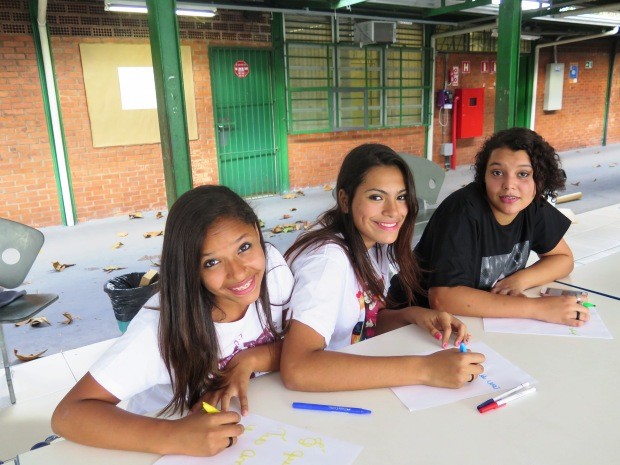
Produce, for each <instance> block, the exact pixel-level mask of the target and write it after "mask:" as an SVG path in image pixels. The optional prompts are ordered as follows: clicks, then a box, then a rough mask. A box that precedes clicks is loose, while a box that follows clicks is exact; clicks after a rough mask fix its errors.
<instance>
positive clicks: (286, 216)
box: [281, 214, 291, 220]
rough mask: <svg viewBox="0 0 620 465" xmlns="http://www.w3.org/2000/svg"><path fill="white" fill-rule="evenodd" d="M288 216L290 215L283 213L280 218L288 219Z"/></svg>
mask: <svg viewBox="0 0 620 465" xmlns="http://www.w3.org/2000/svg"><path fill="white" fill-rule="evenodd" d="M290 217H291V215H287V214H284V215H282V218H281V219H283V220H288V219H289V218H290Z"/></svg>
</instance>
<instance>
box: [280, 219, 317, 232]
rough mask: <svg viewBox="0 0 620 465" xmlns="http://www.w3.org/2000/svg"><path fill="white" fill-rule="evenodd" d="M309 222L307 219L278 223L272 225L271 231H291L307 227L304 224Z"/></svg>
mask: <svg viewBox="0 0 620 465" xmlns="http://www.w3.org/2000/svg"><path fill="white" fill-rule="evenodd" d="M308 224H309V222H308V221H301V220H300V221H297V222H295V223H292V224H291V223H287V224H279V225H277V226H276V227H274V228H273V229H272V230H271V232H272V233H274V234H280V233H288V232H293V231H299V230H300V229H301V228H304V229H308V228H307V227H306V225H308Z"/></svg>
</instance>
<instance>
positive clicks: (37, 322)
mask: <svg viewBox="0 0 620 465" xmlns="http://www.w3.org/2000/svg"><path fill="white" fill-rule="evenodd" d="M41 325H50V326H51V325H52V324H51V323H50V320H48V319H47V318H45V317H44V316H39V317H37V318H31V319H30V326H32V327H36V326H41Z"/></svg>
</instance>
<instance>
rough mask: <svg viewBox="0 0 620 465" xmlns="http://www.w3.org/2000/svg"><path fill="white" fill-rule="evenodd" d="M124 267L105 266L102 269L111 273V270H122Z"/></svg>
mask: <svg viewBox="0 0 620 465" xmlns="http://www.w3.org/2000/svg"><path fill="white" fill-rule="evenodd" d="M124 269H125V267H124V266H114V265H112V266H106V267H105V268H104V269H103V271H105V272H106V273H111V272H112V271H116V270H124Z"/></svg>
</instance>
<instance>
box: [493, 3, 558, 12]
mask: <svg viewBox="0 0 620 465" xmlns="http://www.w3.org/2000/svg"><path fill="white" fill-rule="evenodd" d="M500 3H501V1H500V0H492V1H491V4H493V5H499V4H500ZM541 8H549V3H548V2H542V1H540V2H539V1H536V0H522V1H521V10H522V11H528V10H538V9H541Z"/></svg>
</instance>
